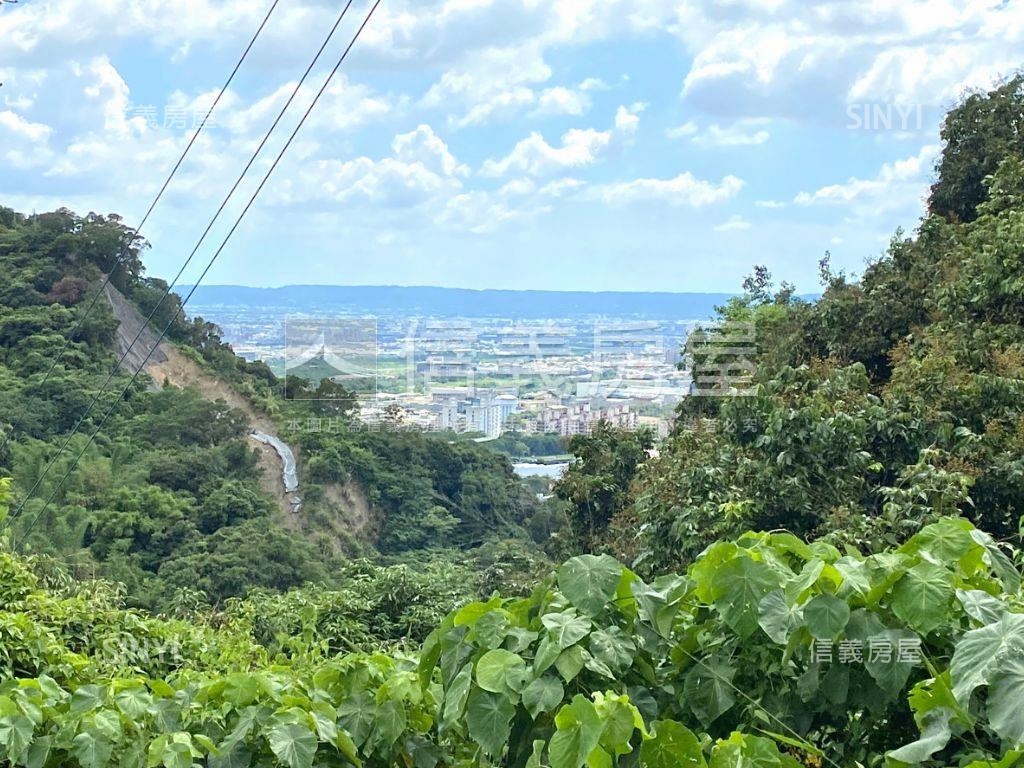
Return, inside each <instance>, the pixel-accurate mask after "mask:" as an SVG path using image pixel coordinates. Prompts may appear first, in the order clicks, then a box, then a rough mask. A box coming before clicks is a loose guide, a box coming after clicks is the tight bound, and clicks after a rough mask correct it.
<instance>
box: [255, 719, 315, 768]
mask: <svg viewBox="0 0 1024 768" xmlns="http://www.w3.org/2000/svg"><path fill="white" fill-rule="evenodd" d="M267 741H268V742H269V743H270V750H271V751H272V752H273V753H274V755H276V756H277V759H278V760H280V761H281V762H282V763H284V764H285V765H286V766H288V768H311V766H312V765H313V756H314V755H315V754H316V744H317V738H316V734H314V733H313V732H312V731H311V730H310V729H309V728H308V727H306V726H304V725H300V724H299V723H282V724H280V725H277V726H275V727H273V728H271V729H270V732H269V733H268V734H267Z"/></svg>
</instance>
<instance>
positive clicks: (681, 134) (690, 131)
mask: <svg viewBox="0 0 1024 768" xmlns="http://www.w3.org/2000/svg"><path fill="white" fill-rule="evenodd" d="M698 130H700V129H699V128H698V127H697V123H695V122H694V121H693V120H687V121H686V122H685V123H683V124H682V125H680V126H677V127H675V128H669V129H668V130H666V131H665V136H666V137H668V138H670V139H684V138H686V137H687V136H693V135H694V134H695V133H697V131H698Z"/></svg>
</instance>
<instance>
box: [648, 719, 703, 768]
mask: <svg viewBox="0 0 1024 768" xmlns="http://www.w3.org/2000/svg"><path fill="white" fill-rule="evenodd" d="M651 731H652V733H653V736H652V737H651V738H650V739H647V740H646V741H644V743H643V745H641V747H640V766H641V768H706V765H707V763H706V762H705V760H704V754H703V753H702V752H701V749H700V742H699V741H698V740H697V737H696V736H695V735H694V733H693V731H691V730H690V729H689V728H687V727H686V726H685V725H682V724H681V723H677V722H675V721H673V720H660V721H658V722H656V723H653V724H652V725H651Z"/></svg>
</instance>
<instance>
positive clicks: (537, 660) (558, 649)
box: [533, 635, 562, 675]
mask: <svg viewBox="0 0 1024 768" xmlns="http://www.w3.org/2000/svg"><path fill="white" fill-rule="evenodd" d="M561 653H562V646H560V645H559V644H558V641H556V640H555V639H554V638H553V637H552V636H551V635H545V636H544V639H542V640H541V641H540V645H538V646H537V655H536V656H535V657H534V659H533V673H534V674H535V675H540V674H543V673H544V672H545V671H547V670H548V669H549V668H550V667H551V665H552V664H554V663H555V661H556V660H557V659H558V656H559V655H560V654H561Z"/></svg>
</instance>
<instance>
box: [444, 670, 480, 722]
mask: <svg viewBox="0 0 1024 768" xmlns="http://www.w3.org/2000/svg"><path fill="white" fill-rule="evenodd" d="M472 684H473V664H472V662H467V663H466V665H465V666H464V667H463V668H462V670H461V671H460V672H459V674H457V675H456V676H455V680H454V681H453V682H452V685H451V687H450V688H449V689H448V690H447V691H445V697H444V712H443V715H442V720H443V721H444V723H445V725H449V726H450V725H453V724H454V723H456V722H458V721H459V719H460V718H461V717H462V713H463V712H465V710H466V699H467V698H469V689H470V686H471V685H472Z"/></svg>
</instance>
